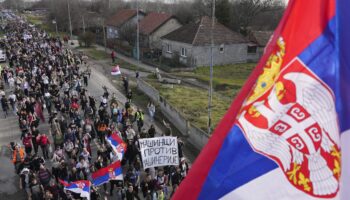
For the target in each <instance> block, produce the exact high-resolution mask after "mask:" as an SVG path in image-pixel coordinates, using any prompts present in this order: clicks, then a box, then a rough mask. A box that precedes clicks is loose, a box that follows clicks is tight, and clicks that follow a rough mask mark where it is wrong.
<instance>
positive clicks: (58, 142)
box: [52, 130, 64, 149]
mask: <svg viewBox="0 0 350 200" xmlns="http://www.w3.org/2000/svg"><path fill="white" fill-rule="evenodd" d="M52 137H53V143H54V145H55V149H57V147H60V148H61V149H62V148H63V144H64V135H63V134H62V133H61V132H60V131H59V130H56V131H55V132H54V134H52Z"/></svg>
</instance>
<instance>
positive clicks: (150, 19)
mask: <svg viewBox="0 0 350 200" xmlns="http://www.w3.org/2000/svg"><path fill="white" fill-rule="evenodd" d="M171 18H173V16H172V15H171V14H167V13H158V12H151V13H149V14H148V15H147V16H146V17H144V18H143V19H142V20H141V21H140V33H141V34H145V35H149V34H151V33H153V32H154V31H156V30H157V29H158V28H159V27H161V26H162V25H163V24H165V23H166V22H167V21H168V20H170V19H171Z"/></svg>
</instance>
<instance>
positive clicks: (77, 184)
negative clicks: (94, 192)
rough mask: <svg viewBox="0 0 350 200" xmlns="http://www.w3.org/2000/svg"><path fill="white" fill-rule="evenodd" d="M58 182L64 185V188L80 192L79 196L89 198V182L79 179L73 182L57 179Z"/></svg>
mask: <svg viewBox="0 0 350 200" xmlns="http://www.w3.org/2000/svg"><path fill="white" fill-rule="evenodd" d="M59 182H60V183H61V184H62V185H63V186H64V189H65V190H68V191H71V192H74V193H78V194H80V197H85V198H87V199H88V200H90V187H91V182H90V181H87V180H80V181H74V182H70V183H68V182H66V181H63V180H60V179H59Z"/></svg>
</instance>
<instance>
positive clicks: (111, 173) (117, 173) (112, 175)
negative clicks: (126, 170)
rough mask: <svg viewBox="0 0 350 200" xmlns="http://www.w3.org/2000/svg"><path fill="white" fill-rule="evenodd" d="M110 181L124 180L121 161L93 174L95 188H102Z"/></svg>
mask: <svg viewBox="0 0 350 200" xmlns="http://www.w3.org/2000/svg"><path fill="white" fill-rule="evenodd" d="M109 180H123V173H122V168H121V163H120V161H116V162H114V163H112V164H110V165H108V166H107V167H104V168H101V169H99V170H97V171H96V172H94V173H92V184H93V185H94V186H100V185H102V184H104V183H107V182H108V181H109Z"/></svg>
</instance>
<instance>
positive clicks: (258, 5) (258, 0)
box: [233, 0, 275, 35]
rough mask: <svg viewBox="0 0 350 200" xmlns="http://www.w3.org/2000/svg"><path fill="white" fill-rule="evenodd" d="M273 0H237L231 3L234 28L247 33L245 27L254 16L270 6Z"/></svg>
mask: <svg viewBox="0 0 350 200" xmlns="http://www.w3.org/2000/svg"><path fill="white" fill-rule="evenodd" d="M274 2H275V0H237V1H236V2H235V3H234V5H233V8H234V9H233V15H234V18H235V19H236V20H237V21H236V22H235V25H234V26H235V28H236V29H237V30H238V31H239V32H241V33H242V34H245V35H246V34H247V28H248V27H249V25H250V24H251V23H252V21H253V20H254V18H255V17H256V16H257V15H258V14H260V13H262V12H264V11H265V10H267V9H269V8H271V7H272V6H273V5H274Z"/></svg>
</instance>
